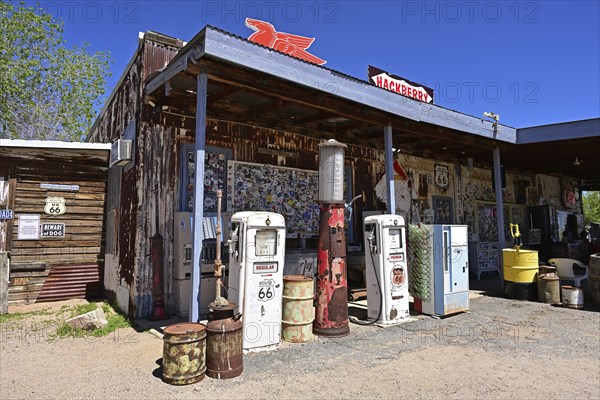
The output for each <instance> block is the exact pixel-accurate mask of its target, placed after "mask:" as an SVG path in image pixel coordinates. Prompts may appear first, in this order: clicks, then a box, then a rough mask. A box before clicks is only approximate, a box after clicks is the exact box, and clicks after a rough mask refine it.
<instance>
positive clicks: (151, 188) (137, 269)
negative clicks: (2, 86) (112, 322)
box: [89, 33, 183, 318]
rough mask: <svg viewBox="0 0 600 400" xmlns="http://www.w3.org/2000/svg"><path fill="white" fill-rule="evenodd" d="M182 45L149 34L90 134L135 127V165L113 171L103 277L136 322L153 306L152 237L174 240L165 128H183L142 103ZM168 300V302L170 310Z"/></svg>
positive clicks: (103, 135) (118, 133) (114, 134)
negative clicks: (149, 81) (147, 85)
mask: <svg viewBox="0 0 600 400" xmlns="http://www.w3.org/2000/svg"><path fill="white" fill-rule="evenodd" d="M182 45H183V43H181V42H176V41H174V40H170V39H169V38H166V39H165V38H158V37H156V36H154V35H153V34H148V33H147V34H146V38H145V39H144V40H143V42H142V43H141V45H140V46H139V48H138V51H137V53H136V54H135V56H134V60H133V62H132V64H131V66H130V68H129V69H128V70H127V71H125V73H124V76H123V79H122V82H121V85H120V86H119V87H118V88H117V90H116V91H115V93H114V95H113V96H112V97H111V99H110V100H109V102H108V104H107V105H106V109H105V110H104V113H103V114H102V115H100V116H99V118H98V120H97V121H96V123H95V124H94V127H93V129H92V131H91V132H90V135H89V140H90V141H92V142H102V143H112V142H114V141H115V140H116V139H119V138H123V135H124V132H125V130H126V128H128V125H129V124H131V123H133V124H134V125H135V126H134V130H135V134H134V147H133V152H134V156H133V158H134V163H133V165H128V166H127V167H125V168H122V167H114V168H115V169H116V171H115V174H116V175H118V178H119V179H115V184H116V186H114V187H110V188H109V190H110V191H111V196H114V197H115V198H116V199H117V203H118V204H116V205H115V206H114V208H112V209H109V210H107V211H108V213H107V215H108V216H107V218H108V225H109V226H111V228H112V231H111V235H113V236H114V241H113V243H112V248H111V249H107V252H106V255H105V257H106V261H105V265H106V267H105V268H106V276H105V279H104V285H105V289H106V292H107V295H108V296H109V297H110V298H112V299H114V300H116V301H117V302H118V304H119V306H120V307H121V308H122V309H123V311H125V312H127V313H128V314H129V315H131V316H133V317H135V318H141V317H146V316H148V315H149V313H150V311H151V306H152V265H151V263H150V247H149V246H150V237H151V236H152V235H154V234H155V233H160V234H161V235H162V236H163V238H164V239H165V240H164V243H165V244H168V245H170V244H171V241H172V240H171V237H172V232H173V227H172V223H173V210H174V209H173V203H172V197H173V196H175V192H176V191H175V190H173V187H174V186H173V185H175V184H176V178H175V177H174V175H175V172H176V171H175V164H174V163H175V159H174V157H175V145H174V140H175V136H174V133H173V130H172V129H167V128H165V127H166V126H170V125H180V124H181V121H180V118H176V117H169V116H161V115H159V114H155V113H153V111H152V107H150V106H149V105H147V104H144V103H143V88H144V85H143V83H144V81H145V79H146V78H147V77H148V76H149V75H150V74H152V73H153V72H155V71H157V70H159V69H161V68H163V67H165V66H166V65H167V64H168V62H169V61H170V60H171V59H172V58H173V57H174V56H175V55H176V54H177V52H178V50H179V49H180V48H181V47H182ZM169 154H171V156H170V155H169ZM157 171H158V172H157ZM157 196H158V199H159V202H158V204H159V205H158V206H157V201H156V199H157ZM166 210H168V211H166ZM157 212H158V220H159V225H158V229H157V228H156V223H155V221H156V219H157V215H156V213H157ZM167 250H169V252H168V251H167ZM170 259H172V256H171V255H170V248H165V259H164V260H163V264H164V269H165V278H166V279H165V290H166V292H167V293H169V287H170V276H171V275H170V271H171V269H172V268H171V266H170V261H169V260H170ZM170 301H171V300H170V299H169V298H167V303H168V304H167V305H168V306H170Z"/></svg>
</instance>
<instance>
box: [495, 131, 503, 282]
mask: <svg viewBox="0 0 600 400" xmlns="http://www.w3.org/2000/svg"><path fill="white" fill-rule="evenodd" d="M494 128H495V127H494ZM494 130H495V129H494ZM493 155H494V186H495V187H496V219H497V222H498V247H499V251H500V254H499V256H498V260H500V261H499V262H500V265H499V269H500V273H499V274H500V285H501V287H502V288H504V270H503V265H504V262H503V260H502V249H504V247H505V246H506V240H505V239H504V208H503V207H502V175H501V174H502V171H501V168H500V149H499V148H498V147H496V148H495V149H494V151H493Z"/></svg>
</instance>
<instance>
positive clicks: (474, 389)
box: [0, 296, 600, 399]
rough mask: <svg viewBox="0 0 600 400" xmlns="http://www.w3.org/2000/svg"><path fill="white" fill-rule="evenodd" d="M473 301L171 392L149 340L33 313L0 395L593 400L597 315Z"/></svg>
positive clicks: (23, 325) (4, 329) (252, 360)
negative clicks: (454, 311) (67, 331)
mask: <svg viewBox="0 0 600 400" xmlns="http://www.w3.org/2000/svg"><path fill="white" fill-rule="evenodd" d="M474 297H475V298H473V299H472V301H471V312H470V313H463V314H459V315H455V316H451V317H448V318H444V319H433V318H429V317H424V316H419V317H415V318H414V320H413V321H411V322H407V323H404V324H402V325H400V326H394V327H387V328H380V327H377V326H368V327H363V326H357V325H352V326H351V334H350V335H349V336H347V337H345V338H337V339H333V338H323V337H318V338H317V339H316V340H315V341H314V342H311V343H305V344H290V343H283V344H282V346H281V348H280V349H279V350H277V351H273V352H269V353H258V354H249V355H246V356H245V357H244V373H243V374H242V375H241V376H239V377H237V378H234V379H229V380H215V379H211V378H208V377H206V378H205V379H204V380H202V381H201V382H199V383H196V384H193V385H188V386H179V387H178V386H171V385H168V384H165V383H163V382H162V381H161V379H160V377H161V373H162V372H161V369H160V361H161V357H162V345H163V343H162V340H161V339H159V338H157V337H156V336H154V335H152V334H150V333H148V332H136V331H135V330H133V329H130V328H128V329H121V330H119V331H117V332H115V333H114V334H112V335H110V336H108V337H104V338H87V339H80V338H77V339H74V338H67V339H52V338H51V332H52V329H53V328H52V324H51V323H44V322H43V321H44V318H45V317H44V316H39V315H38V316H35V317H29V318H27V319H24V320H19V321H16V322H12V323H11V322H7V323H4V324H2V325H0V335H1V336H0V398H2V399H25V398H28V399H38V398H52V399H66V398H87V399H90V398H92V399H112V398H115V399H121V398H123V399H130V398H157V399H158V398H160V399H162V398H196V399H205V398H226V399H230V398H231V399H234V398H235V399H240V398H283V399H287V398H340V399H348V398H353V397H360V398H382V397H383V398H392V397H393V398H425V399H428V398H431V399H439V398H444V399H446V398H454V399H467V398H477V399H482V398H485V399H504V398H506V399H539V398H544V399H559V398H569V399H579V398H581V399H598V398H600V312H598V309H593V308H592V309H591V310H590V309H588V310H573V309H566V308H560V307H553V306H549V305H545V304H539V303H532V302H521V301H514V300H507V299H503V298H496V297H487V296H474ZM37 306H38V307H39V306H40V305H37ZM45 306H47V305H45ZM59 306H60V304H56V305H55V306H54V307H59ZM356 312H358V313H359V314H360V313H361V312H362V311H361V310H358V311H356ZM46 318H47V317H46Z"/></svg>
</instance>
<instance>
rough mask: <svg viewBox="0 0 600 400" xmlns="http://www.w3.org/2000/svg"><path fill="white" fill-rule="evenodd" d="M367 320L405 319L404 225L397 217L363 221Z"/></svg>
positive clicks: (388, 321)
mask: <svg viewBox="0 0 600 400" xmlns="http://www.w3.org/2000/svg"><path fill="white" fill-rule="evenodd" d="M364 228H365V232H364V238H365V264H366V272H367V305H368V314H367V315H368V319H369V320H371V321H377V322H379V323H382V324H397V323H400V322H403V321H405V320H406V319H407V318H409V316H410V314H409V311H408V270H407V265H406V258H407V257H406V232H405V231H406V226H405V225H404V218H402V217H401V216H398V215H391V214H384V215H372V216H369V217H367V218H365V220H364Z"/></svg>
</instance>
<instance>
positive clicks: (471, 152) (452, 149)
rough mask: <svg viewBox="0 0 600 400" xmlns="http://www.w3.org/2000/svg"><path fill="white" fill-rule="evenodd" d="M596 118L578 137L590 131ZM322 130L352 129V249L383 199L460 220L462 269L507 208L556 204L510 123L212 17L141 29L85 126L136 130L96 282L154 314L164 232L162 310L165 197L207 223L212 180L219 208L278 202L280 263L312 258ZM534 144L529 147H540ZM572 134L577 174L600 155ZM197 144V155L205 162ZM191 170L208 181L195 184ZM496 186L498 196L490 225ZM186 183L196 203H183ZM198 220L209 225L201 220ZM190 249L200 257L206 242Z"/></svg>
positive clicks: (128, 136) (307, 265)
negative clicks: (195, 27)
mask: <svg viewBox="0 0 600 400" xmlns="http://www.w3.org/2000/svg"><path fill="white" fill-rule="evenodd" d="M411 90H412V89H411ZM421 97H422V99H423V98H424V95H422V96H421ZM593 129H594V126H592V127H591V130H589V129H588V133H586V134H585V135H584V136H582V137H581V138H579V139H576V140H586V141H589V140H591V141H592V143H598V138H599V136H600V135H599V134H598V129H597V128H596V131H593ZM594 132H595V133H594ZM527 135H528V134H527V133H526V134H525V136H523V137H526V136H527ZM590 137H591V139H590ZM330 138H335V139H337V140H338V141H340V142H343V143H345V144H347V145H348V149H347V151H346V167H345V172H346V174H345V179H346V184H345V190H346V193H347V196H346V197H347V199H348V201H349V200H350V199H351V198H353V197H355V196H357V195H362V198H361V199H360V200H359V201H357V202H356V203H355V207H354V208H353V211H352V218H350V222H349V224H348V226H347V236H348V242H349V250H359V251H360V249H361V243H362V223H361V221H362V219H363V217H364V215H366V214H367V213H369V212H370V213H373V212H383V211H385V210H386V209H387V204H388V203H393V204H394V206H395V209H394V212H396V213H399V214H402V215H404V216H405V217H406V218H407V220H408V221H409V222H411V223H418V222H422V223H464V224H467V225H468V226H469V239H470V240H471V241H472V243H473V245H472V246H471V247H472V248H473V249H474V250H472V251H473V252H474V253H473V257H474V260H475V264H476V268H474V269H473V272H479V270H481V271H487V270H495V271H497V270H498V252H497V251H496V250H498V249H499V248H500V247H502V246H503V243H505V242H508V241H509V240H510V238H509V235H508V230H507V227H508V223H509V222H513V223H519V224H520V225H522V226H523V227H524V228H529V227H530V224H531V223H530V221H531V215H530V208H529V207H531V206H534V205H552V206H553V207H554V208H557V209H558V210H560V211H562V210H564V209H565V208H564V207H563V203H557V204H555V199H560V198H561V196H560V192H561V191H562V190H563V189H562V188H563V187H564V185H562V184H561V182H562V181H561V178H560V176H558V175H555V174H561V171H563V170H562V169H561V168H562V167H560V165H559V163H558V162H557V163H556V168H555V169H553V168H548V165H549V164H547V165H545V167H544V166H543V165H541V164H539V165H534V164H532V165H531V167H528V166H527V165H528V164H527V163H523V160H522V159H521V158H519V156H514V155H513V154H518V153H519V152H518V151H517V150H516V149H517V148H518V147H519V145H518V144H517V143H518V142H519V138H520V133H519V130H517V129H514V128H511V127H508V126H505V125H501V124H498V125H497V129H496V130H495V129H494V127H493V124H492V122H490V121H487V120H485V119H482V118H478V117H473V116H468V115H464V114H461V113H458V112H455V111H451V110H447V109H444V108H442V107H439V106H436V105H434V104H431V103H429V102H424V101H419V100H418V98H417V100H414V99H412V98H408V97H403V96H401V95H400V94H397V93H393V92H390V91H389V90H385V89H382V88H378V87H376V86H374V85H372V84H370V83H368V82H367V81H365V80H360V79H357V78H353V77H350V76H347V75H344V74H342V73H340V72H337V71H333V70H330V69H327V68H323V67H320V66H317V65H314V64H311V63H307V62H305V61H301V60H298V59H296V58H293V57H290V56H288V55H285V54H282V53H279V52H277V51H274V50H272V49H269V48H266V47H263V46H259V45H257V44H254V43H251V42H249V41H247V40H245V39H242V38H239V37H236V36H233V35H231V34H228V33H226V32H223V31H220V30H218V29H215V28H212V27H206V28H205V29H204V30H202V31H201V32H200V33H199V34H198V35H197V36H196V37H194V38H193V39H192V40H191V41H190V42H189V43H187V44H185V46H184V43H183V42H182V41H180V40H177V39H174V38H170V37H167V36H164V35H160V34H156V33H153V32H147V33H146V34H145V35H144V37H143V38H142V39H140V42H139V47H138V50H137V52H136V53H135V54H134V57H133V58H132V61H131V63H130V64H129V66H128V67H127V68H126V70H125V72H124V75H123V77H122V78H121V80H120V82H119V84H118V86H117V88H116V89H115V91H114V92H113V94H112V95H111V97H110V98H109V100H108V102H107V103H106V106H105V108H104V109H103V111H102V113H101V115H100V116H99V118H98V120H97V121H96V123H95V124H94V126H93V127H92V129H91V131H90V135H89V140H90V141H93V142H106V143H113V142H115V141H116V140H117V139H125V140H131V143H132V145H133V155H132V159H131V161H130V162H129V163H127V164H125V165H124V166H116V167H113V168H111V171H110V179H109V181H110V182H109V192H110V193H111V199H112V200H110V203H109V204H108V209H107V226H108V227H109V229H113V234H114V236H115V238H118V240H114V241H112V242H111V243H110V245H109V244H107V249H106V273H105V281H104V283H105V288H106V290H107V292H108V293H110V294H111V295H112V296H114V297H115V298H116V300H117V301H118V303H119V305H120V306H121V307H122V308H123V309H124V310H126V311H127V312H128V313H129V314H131V315H132V316H135V317H138V318H140V317H146V316H148V315H149V314H150V311H151V306H152V267H151V263H150V257H149V253H150V251H149V250H150V248H149V246H150V240H149V239H150V237H151V236H152V235H154V234H155V233H160V235H161V236H162V237H163V239H164V254H165V257H164V260H163V261H164V277H165V279H164V289H165V293H166V294H167V296H166V299H167V307H168V309H169V310H173V304H174V295H173V281H174V278H173V271H174V269H176V268H177V267H176V266H175V265H174V263H175V262H174V260H175V258H176V257H175V253H176V252H177V251H178V249H177V248H175V247H176V246H175V240H174V236H175V233H174V232H175V230H176V229H177V228H176V226H175V225H176V223H175V220H176V213H178V212H181V211H188V212H193V214H194V218H197V219H198V220H203V221H205V224H204V225H205V227H206V226H207V225H208V227H210V225H211V222H210V221H211V218H212V217H214V215H215V211H216V210H215V204H216V201H215V199H216V198H215V190H216V189H222V190H223V191H224V192H225V193H226V196H225V198H224V201H223V204H224V210H226V217H225V219H227V215H230V214H231V213H233V212H236V211H242V210H273V211H276V212H279V213H281V214H283V215H284V216H285V217H286V225H287V245H288V249H289V254H290V257H293V259H292V258H290V260H289V262H286V264H287V265H286V269H287V271H293V272H300V273H306V274H310V273H311V272H312V269H311V268H313V266H312V265H311V263H312V262H313V261H312V256H311V254H312V253H314V251H315V250H314V249H315V248H316V236H317V235H318V229H317V218H318V210H317V202H316V195H317V187H318V185H317V181H316V179H317V175H318V174H317V172H318V159H317V158H318V157H317V156H318V144H319V143H320V142H321V141H322V140H323V139H330ZM559 140H562V139H559ZM527 146H529V145H527ZM527 146H525V147H527ZM536 146H539V144H535V143H532V145H531V146H530V147H529V148H528V150H529V151H530V152H531V154H538V156H541V154H542V153H536V152H537V151H538V150H537V147H536ZM573 146H574V147H577V148H579V146H577V145H576V144H573ZM584 147H585V149H582V153H579V157H580V158H584V159H586V160H589V164H590V165H589V167H590V168H591V169H590V171H588V172H586V174H587V175H586V176H594V175H591V173H590V172H593V171H592V170H593V168H595V170H597V169H598V166H597V165H596V166H595V167H594V166H593V165H592V164H593V163H594V160H595V158H594V157H592V156H591V155H590V156H589V157H588V156H587V155H585V154H584V153H583V152H585V151H589V150H588V149H587V146H584ZM563 150H564V149H563ZM494 153H496V155H501V158H500V159H499V160H496V161H501V162H502V164H503V165H504V168H505V169H506V172H505V174H504V175H505V179H500V174H499V175H498V179H497V182H498V183H501V182H502V183H503V184H502V187H505V188H504V189H498V190H497V189H496V188H495V187H494V186H493V184H492V182H493V178H492V171H493V170H494V161H495V160H494ZM197 154H201V155H204V159H205V163H204V164H203V166H202V168H199V166H198V165H197V163H196V155H197ZM531 154H530V155H529V157H530V158H531ZM505 155H508V156H507V157H506V159H505V158H504V156H505ZM573 158H574V156H573ZM570 162H571V163H572V160H571V161H570ZM496 164H498V162H496ZM543 167H544V168H543ZM496 168H497V170H498V171H500V169H499V164H498V165H497V166H496ZM586 168H587V167H586ZM386 171H387V172H388V173H387V174H386ZM199 172H200V173H201V174H202V176H201V177H200V175H199V180H200V181H203V182H204V187H203V190H198V191H196V188H195V187H194V181H195V179H194V177H195V175H196V174H198V173H199ZM565 172H566V171H565ZM388 177H389V178H388ZM582 178H583V177H582V176H577V175H573V176H572V177H571V178H570V179H571V180H570V182H572V183H573V182H574V183H576V185H574V186H572V187H573V190H572V192H573V193H576V195H574V196H575V203H574V205H573V208H572V209H571V208H567V210H572V211H573V212H574V213H576V214H580V213H581V201H580V198H579V197H578V196H579V191H580V190H581V189H582V186H581V182H582V181H581V179H582ZM563 180H564V179H563ZM504 183H505V185H504ZM388 188H389V189H388ZM575 188H576V190H575ZM496 193H502V198H503V207H502V210H503V211H504V212H503V214H504V222H505V223H504V230H505V234H504V235H503V236H502V237H501V238H498V235H497V231H498V225H499V224H498V223H497V218H496V215H497V214H498V213H497V203H496V197H497V196H496ZM536 196H537V197H536ZM198 197H202V199H203V200H202V203H203V205H204V207H203V209H202V210H194V209H193V199H194V198H196V199H197V198H198ZM390 199H391V201H390ZM569 204H571V203H569ZM578 228H579V227H578ZM203 234H204V236H205V238H206V237H209V238H210V229H208V230H205V231H204V232H203ZM207 235H208V236H207ZM499 239H501V240H499ZM197 240H198V239H197ZM531 243H532V244H533V242H531ZM202 245H204V247H205V249H206V245H207V243H206V240H205V241H204V243H202V242H200V245H198V243H196V245H195V246H194V255H193V259H199V257H200V248H202ZM202 257H203V259H204V260H205V261H206V262H207V263H210V259H209V257H208V256H207V251H204V253H203V254H202Z"/></svg>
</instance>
